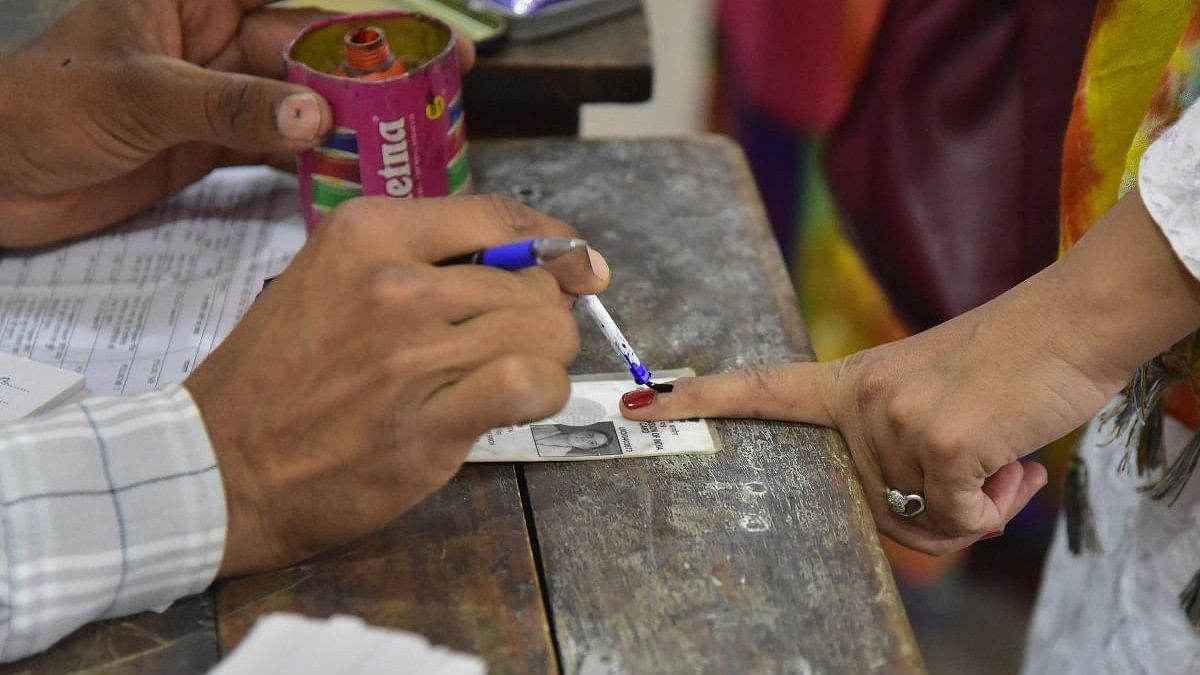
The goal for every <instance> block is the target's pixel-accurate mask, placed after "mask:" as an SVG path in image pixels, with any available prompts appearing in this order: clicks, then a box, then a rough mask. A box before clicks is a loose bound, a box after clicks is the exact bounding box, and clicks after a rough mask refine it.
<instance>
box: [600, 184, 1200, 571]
mask: <svg viewBox="0 0 1200 675" xmlns="http://www.w3.org/2000/svg"><path fill="white" fill-rule="evenodd" d="M1116 252H1119V254H1116ZM1198 288H1200V285H1198V284H1197V282H1196V281H1195V280H1194V279H1193V278H1192V277H1191V276H1190V275H1188V274H1187V272H1186V271H1185V270H1183V269H1182V266H1181V265H1180V264H1179V263H1178V261H1177V260H1175V259H1174V256H1173V254H1172V253H1171V251H1170V248H1169V247H1168V245H1167V243H1166V241H1165V239H1163V237H1162V235H1161V233H1160V232H1159V231H1158V229H1157V227H1156V226H1155V224H1154V222H1153V221H1152V220H1150V218H1149V215H1148V214H1147V213H1146V212H1145V209H1144V208H1143V207H1142V204H1141V202H1140V199H1139V198H1138V195H1137V192H1136V191H1135V192H1133V193H1132V194H1131V195H1130V196H1128V197H1126V198H1125V199H1124V200H1122V201H1121V202H1120V203H1119V204H1118V205H1117V206H1116V207H1114V209H1113V210H1112V211H1110V212H1109V214H1107V215H1106V216H1105V218H1104V219H1103V220H1102V221H1101V222H1100V223H1098V224H1097V225H1096V227H1095V228H1093V231H1092V233H1090V234H1089V235H1088V236H1087V237H1085V238H1084V240H1083V241H1082V242H1081V243H1080V244H1079V245H1078V246H1077V247H1076V248H1075V249H1074V250H1073V251H1072V253H1071V254H1070V255H1068V256H1067V257H1066V258H1064V259H1063V260H1062V261H1060V262H1059V263H1056V264H1055V265H1052V266H1051V267H1049V268H1047V269H1046V270H1044V271H1043V272H1041V273H1039V274H1038V275H1036V276H1034V277H1033V278H1031V279H1030V280H1028V281H1026V282H1025V283H1023V284H1021V285H1020V286H1018V287H1017V288H1015V289H1013V290H1012V291H1010V292H1008V293H1006V294H1005V295H1003V296H1001V297H1000V298H997V299H996V300H993V301H992V302H989V303H987V304H985V305H983V306H981V307H979V308H977V309H975V310H973V311H971V312H969V313H967V314H964V315H962V316H960V317H958V318H956V319H954V320H952V321H949V322H947V323H945V324H943V325H941V326H938V327H936V328H934V329H932V330H928V331H926V332H924V333H921V334H919V335H916V336H913V337H911V338H908V339H906V340H901V341H898V342H894V343H891V344H887V345H884V346H881V347H877V348H875V349H869V350H866V351H863V352H859V353H857V354H854V355H851V356H849V357H847V358H844V359H840V360H837V361H831V362H828V363H795V364H786V365H778V366H764V367H759V368H752V369H747V370H740V371H734V372H730V373H725V374H721V375H714V376H709V377H700V378H695V379H683V380H679V381H677V382H675V389H674V392H672V393H669V394H660V395H658V396H657V397H656V399H655V400H654V401H653V402H652V403H651V404H650V405H647V406H644V407H639V408H636V409H631V408H629V407H627V406H622V410H623V412H624V413H625V415H626V416H627V417H630V418H631V419H637V420H648V419H672V418H687V417H698V416H703V417H758V418H772V419H781V420H792V421H798V422H809V423H813V424H820V425H824V426H831V427H836V428H837V429H838V430H840V431H841V433H842V435H843V436H844V438H845V440H846V444H847V445H848V447H849V449H850V454H851V456H852V458H853V460H854V463H855V466H856V467H857V469H858V473H859V477H860V479H861V481H862V484H863V487H864V489H865V491H866V497H867V501H868V502H869V503H870V507H871V510H872V513H873V514H874V516H875V521H876V523H877V525H878V527H879V529H880V531H882V532H883V533H885V534H887V535H888V536H889V537H892V538H893V539H895V540H897V541H899V542H901V543H903V544H905V545H908V546H911V547H913V548H916V549H918V550H922V551H926V552H929V553H943V552H947V551H951V550H954V549H958V548H962V547H964V546H967V545H969V544H971V543H972V542H974V541H976V540H977V539H979V538H980V537H981V536H984V535H986V534H990V533H993V532H996V531H1000V530H1003V528H1004V526H1005V524H1006V523H1007V522H1008V521H1009V519H1011V518H1012V517H1013V516H1014V515H1016V513H1017V512H1018V511H1020V510H1021V509H1022V508H1023V507H1024V506H1025V504H1026V503H1028V501H1029V499H1030V498H1031V497H1032V496H1033V494H1034V493H1035V492H1036V491H1037V490H1038V489H1040V488H1041V487H1042V486H1043V485H1045V483H1046V472H1045V469H1043V468H1042V467H1041V466H1040V465H1038V464H1035V463H1021V462H1019V461H1018V460H1019V459H1020V458H1021V457H1023V456H1025V455H1027V454H1029V453H1031V452H1033V451H1035V450H1037V449H1038V448H1040V447H1042V446H1043V445H1045V444H1047V443H1049V442H1050V441H1053V440H1055V439H1057V438H1059V437H1061V436H1063V435H1065V434H1067V433H1069V432H1070V431H1072V430H1073V429H1075V428H1076V427H1078V426H1080V425H1081V424H1083V423H1084V422H1086V421H1087V420H1088V419H1090V418H1091V417H1092V416H1093V415H1095V414H1096V413H1097V412H1099V411H1100V410H1101V408H1103V406H1104V405H1105V404H1106V403H1107V402H1108V401H1109V400H1110V399H1111V398H1112V397H1113V396H1114V395H1115V394H1116V393H1117V392H1118V391H1120V389H1121V387H1122V386H1124V384H1125V382H1126V381H1127V379H1128V377H1129V374H1130V373H1131V372H1132V370H1133V369H1134V368H1135V367H1136V366H1137V365H1138V364H1140V363H1142V362H1143V361H1144V360H1145V359H1147V358H1149V357H1150V356H1153V355H1154V354H1156V353H1158V352H1160V351H1162V350H1164V349H1166V348H1168V347H1169V346H1170V345H1171V344H1173V343H1174V342H1175V341H1176V340H1178V339H1180V338H1182V337H1183V336H1184V335H1186V334H1187V333H1188V332H1190V331H1191V330H1194V329H1195V328H1196V327H1197V326H1198V325H1200V299H1198V298H1200V293H1198ZM887 488H896V489H898V490H900V491H902V492H905V493H908V492H921V493H923V494H924V498H925V501H926V506H927V510H926V511H925V512H924V513H922V514H920V515H917V516H915V517H912V518H905V517H902V516H900V515H898V514H896V513H894V512H893V511H892V510H891V508H890V507H889V505H888V503H887V500H886V498H885V492H886V489H887Z"/></svg>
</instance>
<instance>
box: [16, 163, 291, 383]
mask: <svg viewBox="0 0 1200 675" xmlns="http://www.w3.org/2000/svg"><path fill="white" fill-rule="evenodd" d="M303 243H304V225H303V221H302V220H301V217H300V215H299V197H298V196H297V191H296V179H295V178H294V177H292V176H288V175H286V174H282V173H278V172H275V171H271V170H269V169H262V168H240V169H225V170H222V171H218V172H216V173H214V174H213V175H212V176H209V177H208V178H207V179H205V180H204V181H202V182H200V183H198V184H196V185H194V186H192V187H191V188H189V189H188V190H186V191H185V192H183V193H181V194H180V195H178V196H177V197H175V198H174V199H171V200H168V201H166V202H164V203H162V204H160V205H158V206H156V207H154V208H153V209H151V210H150V211H148V212H146V213H144V214H143V215H141V216H139V217H137V218H135V219H133V220H132V221H130V222H129V223H127V224H126V225H123V226H121V227H120V228H118V229H116V230H113V231H110V232H109V233H107V234H104V235H102V236H98V237H93V238H89V239H86V240H83V241H80V242H77V243H74V244H71V245H68V246H65V247H59V248H54V249H51V250H48V251H45V252H33V253H27V252H14V251H4V252H2V253H0V256H2V257H0V352H4V353H10V354H16V355H17V356H24V357H28V358H31V359H33V360H34V361H39V362H42V363H48V364H51V365H54V366H58V367H61V368H65V369H68V370H73V371H76V372H79V373H83V374H84V376H85V377H86V380H87V387H88V389H89V390H90V391H91V392H92V393H94V394H136V393H139V392H142V391H147V390H150V389H155V388H158V387H161V386H165V385H167V384H171V383H175V382H181V381H183V379H184V378H185V377H186V376H187V375H188V373H190V372H191V371H192V370H193V369H194V368H195V367H196V364H197V363H199V362H200V360H201V359H203V358H204V357H205V356H207V355H208V353H209V352H210V351H211V350H212V349H213V347H214V346H216V345H217V344H218V343H219V342H220V341H221V340H222V339H223V338H224V337H225V336H226V335H227V334H228V333H229V331H230V329H232V328H233V326H234V324H236V323H237V321H238V320H239V319H240V318H241V316H242V314H243V313H244V312H245V311H246V308H247V307H249V305H250V303H251V302H252V301H253V300H254V297H255V296H256V295H257V294H258V292H259V291H260V290H261V288H262V282H263V279H264V278H266V277H267V276H271V275H274V274H277V273H278V272H279V271H281V270H282V269H283V268H284V267H286V266H287V263H288V262H289V261H290V260H291V258H292V256H293V255H294V254H295V252H296V251H297V250H299V248H300V246H301V245H302V244H303Z"/></svg>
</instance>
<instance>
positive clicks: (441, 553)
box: [217, 465, 556, 675]
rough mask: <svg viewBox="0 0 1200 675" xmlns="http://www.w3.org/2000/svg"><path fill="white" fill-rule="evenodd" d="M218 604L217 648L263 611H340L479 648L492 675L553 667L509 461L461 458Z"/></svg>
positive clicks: (236, 586) (221, 592) (223, 592)
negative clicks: (453, 471)
mask: <svg viewBox="0 0 1200 675" xmlns="http://www.w3.org/2000/svg"><path fill="white" fill-rule="evenodd" d="M217 611H218V617H219V625H220V633H221V646H222V649H223V651H228V650H229V649H232V648H233V647H234V646H236V644H237V642H238V641H239V640H241V638H242V637H243V636H244V635H245V634H246V632H247V631H248V630H249V628H250V626H252V625H253V623H254V620H255V619H257V618H258V617H259V616H261V615H262V614H264V613H266V612H295V613H300V614H305V615H308V616H329V615H331V614H337V613H343V614H356V615H358V616H360V617H362V618H363V619H364V620H365V621H367V622H368V623H371V624H373V625H376V626H384V627H388V628H399V629H402V630H409V631H413V632H415V633H420V634H421V635H424V636H426V637H428V638H429V639H430V640H431V641H432V642H433V643H434V644H441V645H448V646H450V647H453V648H455V649H458V650H462V651H466V652H470V653H472V654H479V655H480V656H482V657H483V658H484V659H485V660H486V661H487V663H488V667H489V672H490V673H492V674H493V675H501V674H505V673H513V674H514V675H515V674H518V673H547V672H553V671H554V670H555V667H556V666H555V660H554V649H553V645H552V644H551V642H550V635H549V631H548V629H549V625H548V623H547V619H546V613H545V608H544V606H543V604H542V590H541V587H540V586H539V583H538V577H537V571H536V569H535V568H534V563H533V557H532V553H531V548H530V540H529V534H528V531H527V530H526V527H525V513H524V511H523V507H522V504H521V496H520V494H519V493H518V490H517V482H516V476H515V473H514V469H513V466H512V465H499V466H469V467H467V468H465V469H464V470H463V471H462V472H460V474H459V475H458V477H457V478H455V479H454V481H452V482H451V483H450V484H449V485H447V486H446V487H445V488H443V489H442V490H439V491H438V492H436V493H435V494H434V495H433V496H431V497H430V498H428V499H426V500H425V501H424V502H422V503H421V504H420V505H418V506H417V507H416V508H414V509H413V510H411V511H410V512H409V513H407V514H406V515H404V516H403V517H401V518H400V519H399V520H398V521H396V523H394V524H393V525H392V526H391V527H388V528H387V529H385V530H383V531H382V532H378V533H376V534H374V535H371V536H369V537H366V538H365V539H363V540H362V541H360V542H358V543H356V544H353V545H351V546H347V547H345V548H343V549H341V550H338V551H332V552H330V553H328V554H326V555H323V556H321V557H319V558H317V559H315V560H312V561H310V562H308V563H305V564H302V565H298V566H296V567H291V568H288V569H286V570H281V571H279V572H275V573H269V574H260V575H256V576H253V577H248V578H244V579H237V580H233V581H230V582H228V583H224V584H221V585H220V587H219V588H218V590H217Z"/></svg>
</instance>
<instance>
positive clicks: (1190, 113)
mask: <svg viewBox="0 0 1200 675" xmlns="http://www.w3.org/2000/svg"><path fill="white" fill-rule="evenodd" d="M1138 189H1139V190H1140V191H1141V194H1142V202H1143V203H1145V205H1146V210H1147V211H1149V212H1150V215H1151V217H1153V218H1154V221H1155V222H1156V223H1158V226H1159V227H1160V228H1162V231H1163V234H1165V235H1166V237H1167V241H1169V242H1170V244H1171V248H1172V249H1174V250H1175V254H1176V255H1177V256H1179V259H1180V260H1181V261H1183V264H1184V265H1185V266H1186V267H1187V268H1188V271H1190V272H1191V273H1192V276H1194V277H1197V278H1200V105H1192V106H1190V107H1189V108H1188V109H1187V110H1186V111H1184V113H1183V115H1182V116H1180V118H1179V121H1177V122H1176V123H1175V124H1174V125H1173V126H1172V127H1171V128H1169V129H1167V130H1166V131H1165V132H1163V134H1162V135H1161V136H1159V137H1158V138H1157V139H1156V140H1155V141H1154V142H1153V143H1151V144H1150V147H1149V148H1147V149H1146V152H1145V153H1144V154H1142V161H1141V165H1140V166H1139V167H1138Z"/></svg>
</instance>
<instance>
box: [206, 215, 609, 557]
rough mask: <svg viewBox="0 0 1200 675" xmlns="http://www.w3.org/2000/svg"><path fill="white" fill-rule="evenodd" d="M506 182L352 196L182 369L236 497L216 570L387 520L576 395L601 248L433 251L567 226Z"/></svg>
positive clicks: (295, 551)
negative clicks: (462, 191) (487, 258)
mask: <svg viewBox="0 0 1200 675" xmlns="http://www.w3.org/2000/svg"><path fill="white" fill-rule="evenodd" d="M572 235H573V232H572V231H571V230H570V228H568V227H567V226H566V225H564V224H563V223H561V222H558V221H556V220H554V219H552V218H549V217H546V216H544V215H541V214H538V213H537V212H535V211H533V210H531V209H528V208H526V207H524V206H522V205H520V204H518V203H516V202H513V201H512V200H509V199H506V198H502V197H474V198H447V199H429V200H418V201H398V200H388V199H365V200H363V199H360V200H353V201H350V202H347V203H345V204H344V205H342V206H341V207H339V208H338V209H337V210H335V211H334V212H333V213H332V214H331V215H330V216H329V217H328V218H326V220H325V222H323V223H322V224H321V226H320V227H319V228H318V229H317V231H316V233H315V234H314V235H313V237H312V238H311V239H310V240H309V241H308V243H307V244H306V245H305V247H304V248H303V249H302V250H301V251H300V253H299V254H298V255H297V256H296V258H295V260H294V261H293V262H292V264H291V266H289V267H288V269H287V271H286V272H284V274H283V275H281V276H280V277H279V278H278V279H276V280H275V281H274V282H273V283H272V284H271V286H270V287H269V288H268V289H267V290H266V291H264V292H263V293H262V295H261V296H260V297H259V298H258V300H257V301H255V303H254V305H253V307H252V308H251V309H250V311H249V312H247V314H246V316H245V318H244V319H243V320H242V322H241V323H240V324H239V325H238V327H237V328H235V329H234V331H233V332H232V333H231V334H230V335H229V337H228V338H227V339H226V340H225V342H224V343H222V345H221V346H220V347H219V348H218V349H217V350H216V351H214V352H213V354H211V355H210V356H209V357H208V359H207V360H205V361H204V362H203V363H202V364H201V365H200V366H199V368H197V370H196V372H195V373H194V374H193V375H192V376H191V377H190V378H188V380H187V381H186V382H185V385H186V386H187V388H188V390H189V391H191V393H192V395H193V397H194V398H195V400H196V404H197V406H198V407H199V408H200V412H201V414H202V415H203V418H204V421H205V423H206V425H207V427H208V429H209V434H210V437H211V439H212V442H213V447H214V449H215V451H216V454H217V458H218V464H219V465H220V467H221V475H222V477H223V480H224V484H225V492H226V499H227V501H228V505H229V530H228V538H227V544H226V552H225V559H224V562H223V564H222V567H221V574H222V575H229V574H240V573H247V572H252V571H256V570H263V569H268V568H272V567H278V566H281V565H287V564H290V563H294V562H296V561H298V560H300V559H303V558H305V557H307V556H309V555H311V554H313V553H316V552H317V551H320V550H322V549H324V548H326V547H328V546H331V545H334V544H337V543H341V542H345V541H349V540H352V539H355V538H357V537H360V536H362V535H364V534H366V533H368V532H371V531H372V530H375V529H377V528H379V527H381V526H383V525H385V524H387V523H388V522H390V521H391V520H393V519H394V518H395V517H396V516H397V515H399V514H400V513H401V512H402V511H404V510H405V509H407V508H408V507H410V506H412V505H413V504H415V503H416V502H417V501H419V500H420V499H422V498H423V497H425V496H426V495H427V494H429V493H430V492H432V491H433V490H435V489H437V488H438V487H439V486H441V485H442V484H444V483H445V482H446V481H447V480H449V479H450V478H451V477H452V476H453V475H454V473H455V472H456V471H457V470H458V468H459V466H460V465H461V463H462V461H463V458H464V457H465V456H466V453H467V451H468V450H469V449H470V446H471V444H472V443H473V442H474V441H475V440H476V439H477V438H478V437H479V436H480V435H481V434H483V433H484V432H486V431H487V430H488V429H490V428H493V427H497V426H505V425H511V424H518V423H521V422H526V421H531V420H536V419H540V418H543V417H546V416H548V415H551V414H553V413H554V412H556V411H557V410H558V409H560V408H561V407H562V406H563V404H564V403H565V402H566V400H567V394H568V388H569V384H568V381H567V374H566V366H567V365H568V364H570V363H571V361H572V360H573V359H574V358H575V353H576V351H577V349H578V345H579V336H578V333H577V329H576V324H575V321H574V319H573V317H572V316H571V314H570V312H569V309H568V308H569V305H570V302H569V297H568V296H567V295H566V294H584V293H596V292H599V291H601V290H602V289H603V288H604V286H605V285H607V283H608V275H609V272H608V266H607V263H605V261H604V259H603V258H602V257H600V256H599V255H598V254H596V253H594V252H592V251H583V250H580V251H577V252H575V253H572V254H569V255H567V256H563V257H562V258H558V259H556V260H555V261H554V263H555V265H554V266H553V268H552V271H547V270H546V269H541V268H534V269H529V270H524V271H521V272H518V273H513V272H505V271H502V270H496V269H491V268H486V267H480V266H473V265H457V266H449V267H437V266H434V265H433V264H432V263H434V262H437V261H440V260H445V259H448V258H451V257H454V256H458V255H462V254H465V253H469V252H472V251H475V250H478V249H480V248H484V247H486V246H491V245H495V244H499V243H503V242H507V241H513V240H519V239H528V238H533V237H561V236H572Z"/></svg>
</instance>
